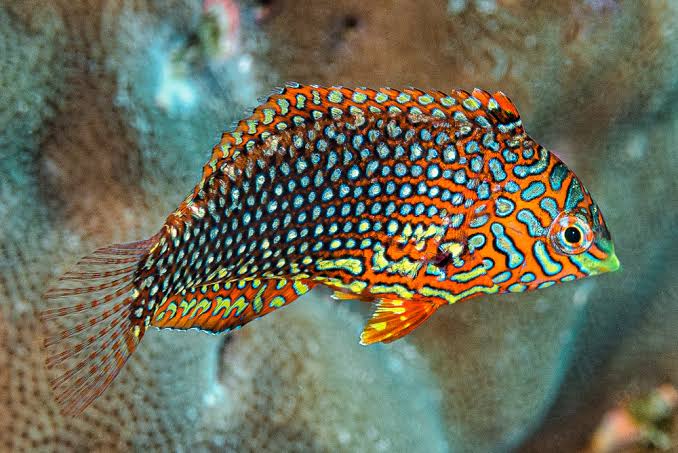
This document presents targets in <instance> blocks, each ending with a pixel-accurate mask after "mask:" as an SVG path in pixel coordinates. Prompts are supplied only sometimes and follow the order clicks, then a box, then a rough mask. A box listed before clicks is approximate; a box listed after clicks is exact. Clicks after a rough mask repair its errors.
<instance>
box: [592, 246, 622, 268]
mask: <svg viewBox="0 0 678 453" xmlns="http://www.w3.org/2000/svg"><path fill="white" fill-rule="evenodd" d="M596 242H597V244H596V245H597V246H598V248H599V249H600V250H601V251H602V252H604V253H605V258H604V259H602V260H597V259H594V260H592V262H591V263H590V266H591V267H590V268H591V275H596V274H603V273H605V272H615V271H617V270H619V269H620V268H621V263H620V262H619V258H617V254H616V253H615V252H614V244H613V243H612V241H611V240H608V239H604V238H602V239H599V240H598V241H596Z"/></svg>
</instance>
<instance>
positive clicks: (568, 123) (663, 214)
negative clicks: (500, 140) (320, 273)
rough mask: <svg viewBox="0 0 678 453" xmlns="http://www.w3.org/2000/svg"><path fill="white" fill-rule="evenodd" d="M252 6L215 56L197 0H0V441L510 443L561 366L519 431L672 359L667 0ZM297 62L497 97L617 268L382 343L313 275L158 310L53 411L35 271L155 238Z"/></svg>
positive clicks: (570, 431)
mask: <svg viewBox="0 0 678 453" xmlns="http://www.w3.org/2000/svg"><path fill="white" fill-rule="evenodd" d="M260 3H261V2H251V3H235V2H228V1H227V2H224V4H228V8H227V9H226V10H225V11H231V12H232V11H233V8H234V5H235V6H236V7H240V8H241V10H240V12H239V14H240V20H238V21H232V20H227V19H224V18H223V17H221V18H220V19H219V20H220V21H221V22H219V24H220V25H219V26H222V27H228V26H234V27H235V26H237V27H240V28H239V30H234V29H225V33H226V34H225V35H223V36H221V37H222V38H224V39H226V41H220V40H217V41H216V42H217V47H219V46H223V47H219V48H220V49H222V50H223V51H224V52H223V53H221V52H219V51H218V49H217V50H215V49H214V48H209V46H208V47H204V48H202V50H200V49H198V50H196V48H194V47H191V42H193V41H192V39H194V38H195V37H196V36H206V35H201V33H207V36H209V33H212V32H213V29H207V30H205V29H203V28H201V27H204V26H205V24H206V23H207V24H209V21H207V22H205V17H204V15H203V12H204V11H203V8H202V5H201V4H200V2H197V1H196V2H188V1H180V0H168V1H160V0H124V1H112V0H78V1H70V0H58V1H56V2H51V3H50V4H49V5H46V4H45V3H44V2H37V1H20V2H5V3H3V4H2V6H0V54H1V55H2V56H3V58H2V59H0V69H2V71H0V86H2V87H3V89H2V90H0V221H1V223H2V227H1V228H0V403H1V404H2V405H3V408H4V410H3V411H2V412H0V449H3V450H56V449H61V450H99V451H110V450H130V449H134V450H142V449H151V450H156V449H157V450H168V449H169V450H180V449H182V448H187V446H192V447H195V448H196V449H199V450H207V451H209V450H214V451H220V450H224V449H226V450H238V451H243V450H245V451H248V450H249V451H251V450H257V449H259V450H260V449H264V448H266V449H270V450H296V451H299V450H303V451H309V450H312V451H337V450H340V451H379V450H388V449H393V450H411V451H414V450H418V451H446V450H453V451H454V450H464V449H471V450H482V451H496V450H507V449H510V448H512V447H514V446H516V445H518V443H519V442H521V441H522V440H523V439H524V438H525V436H527V435H528V434H529V432H530V431H532V430H534V429H536V428H537V427H538V425H539V423H540V422H541V421H542V418H543V416H544V414H546V413H547V412H546V411H547V410H548V407H549V406H550V405H551V403H552V402H553V400H554V398H556V396H557V392H558V389H559V388H560V385H561V383H562V382H563V378H564V377H565V381H564V383H565V385H564V387H563V388H564V390H563V392H562V393H561V395H560V397H559V398H558V399H557V400H556V405H555V408H554V409H552V411H551V412H550V413H549V415H548V416H547V417H546V424H545V425H544V426H543V427H542V428H541V429H540V430H539V431H538V434H537V437H536V438H535V439H533V440H532V441H531V442H528V443H526V444H525V445H524V446H523V448H524V449H525V450H526V451H529V450H530V449H532V450H534V451H552V450H562V449H566V450H568V449H569V450H575V449H577V448H581V447H583V446H584V445H585V443H586V441H587V439H588V438H589V435H590V432H591V431H592V430H593V429H594V428H595V425H596V423H597V422H598V421H599V420H600V417H601V415H602V412H601V411H603V410H604V408H608V407H612V406H614V404H615V403H616V402H617V401H619V399H620V395H624V394H628V393H640V392H642V391H644V390H649V389H651V388H653V387H655V386H656V385H658V384H659V383H661V382H663V381H664V380H667V381H672V382H673V383H674V384H675V383H676V381H678V369H676V365H675V364H676V363H678V360H677V359H678V357H676V356H675V353H676V349H675V325H676V322H677V321H678V320H677V318H676V300H678V298H677V297H676V295H677V292H676V288H675V286H672V285H675V283H673V282H675V281H676V279H675V269H676V268H677V266H678V263H676V262H675V256H677V255H676V253H675V243H676V241H675V232H674V227H675V225H676V224H677V223H678V222H677V221H678V218H677V217H676V213H675V210H674V209H669V208H671V207H672V206H675V205H676V194H677V193H678V187H677V186H676V184H677V182H676V181H678V178H676V175H677V174H678V168H676V163H675V159H673V156H672V153H673V147H674V143H675V141H676V136H677V134H678V122H676V118H675V116H674V115H673V114H666V112H667V111H669V112H670V110H671V109H670V106H671V105H672V102H673V100H675V96H676V92H675V87H676V86H677V85H676V77H675V74H676V67H675V65H676V64H677V63H676V61H678V59H676V56H677V55H678V49H677V48H676V42H678V41H676V40H675V39H674V38H675V34H676V24H675V21H673V20H670V18H671V17H674V16H675V12H676V11H675V9H676V5H675V2H670V1H668V0H665V1H662V0H654V1H651V2H633V1H631V0H625V1H592V0H586V1H584V0H581V1H575V0H568V1H564V2H545V1H541V0H530V1H518V0H495V1H491V0H490V1H488V0H467V1H457V0H450V1H448V2H445V1H442V0H440V1H433V0H426V1H421V2H411V1H401V0H398V1H395V2H364V1H363V2H358V1H355V0H346V1H343V0H335V1H332V2H327V1H325V0H319V1H317V2H313V4H312V6H308V7H305V8H301V9H300V8H295V7H294V6H295V4H294V2H289V1H283V0H279V1H273V2H265V3H266V4H264V5H262V4H260ZM641 3H642V4H641ZM255 21H256V25H255ZM201 24H202V25H201ZM212 25H214V24H213V23H212ZM201 39H202V38H201ZM210 42H212V43H213V41H210ZM206 49H207V50H206ZM187 50H188V51H187ZM290 79H294V80H299V81H302V82H312V83H326V84H335V83H343V84H346V85H351V86H355V85H372V86H379V85H393V86H400V85H407V84H412V85H417V86H421V87H435V88H441V89H448V88H451V87H457V86H459V87H466V88H471V87H473V86H480V87H484V88H488V89H494V88H497V89H502V90H503V91H505V92H507V93H509V94H510V95H511V97H512V98H513V99H514V100H515V101H516V102H517V104H518V105H519V107H520V109H521V111H522V113H523V118H524V121H525V123H526V125H527V127H528V131H529V132H530V133H531V134H532V135H534V136H535V137H536V138H538V139H539V140H540V142H542V143H543V144H545V145H551V146H552V147H553V145H555V148H556V150H557V151H558V152H559V154H561V155H563V156H564V158H565V159H566V160H567V161H568V163H572V164H573V167H574V169H575V170H576V171H577V173H578V174H581V176H582V178H583V179H584V181H585V182H586V185H587V186H588V187H589V188H590V189H591V190H592V192H593V193H594V194H596V195H597V201H599V202H600V204H601V205H602V207H603V210H604V211H605V214H606V218H607V219H608V224H609V226H610V229H611V231H612V232H613V235H614V236H615V241H616V242H617V249H618V254H619V256H620V259H621V261H622V265H623V267H624V271H623V272H622V273H618V274H615V275H609V276H605V277H601V278H597V279H595V280H591V281H584V282H578V283H572V284H568V285H566V286H563V287H560V288H553V289H549V290H546V291H542V292H539V293H535V294H532V295H515V296H501V297H497V298H484V299H483V300H478V301H473V302H470V303H468V304H463V305H460V306H457V307H445V309H444V310H440V311H439V313H437V314H436V316H435V317H433V319H432V320H431V321H429V322H427V323H426V325H425V326H424V327H422V328H421V329H419V330H418V331H417V332H415V333H414V334H413V336H412V337H411V338H408V339H407V340H405V341H399V342H396V343H394V344H392V345H389V346H376V347H370V348H363V347H359V346H358V345H357V338H358V334H359V331H360V328H361V325H362V322H363V320H364V317H365V316H366V315H367V311H368V310H367V307H366V306H365V305H364V304H350V303H348V302H343V303H342V304H337V303H334V302H330V301H329V300H328V299H327V295H326V294H325V293H322V292H313V293H311V294H310V295H308V296H306V298H305V300H303V301H299V302H297V303H295V304H293V305H292V306H290V307H289V308H286V309H284V310H282V311H281V312H280V313H276V314H274V315H272V316H269V317H266V318H264V319H262V320H260V321H257V322H255V323H253V324H252V325H251V326H248V327H247V328H245V329H243V330H242V331H239V332H237V333H236V334H234V335H231V336H228V337H226V336H209V335H205V334H199V333H194V332H193V333H178V332H166V331H152V332H150V333H149V334H148V336H147V337H146V338H145V339H144V342H143V343H142V344H141V346H140V348H139V351H138V353H136V354H135V355H134V357H133V358H132V359H131V360H130V363H129V364H128V366H126V367H125V369H124V370H123V372H122V373H121V375H120V376H119V377H118V379H117V380H116V382H115V383H114V384H113V385H112V386H111V388H110V389H109V390H108V391H107V392H106V393H105V394H104V395H103V396H102V398H101V399H100V400H98V401H97V402H96V403H95V404H94V405H93V407H92V408H91V409H89V410H88V411H86V412H85V413H84V414H83V415H82V416H81V417H80V418H77V419H65V418H63V417H61V416H60V415H59V414H58V413H57V408H56V405H55V404H54V403H53V401H52V395H51V393H50V391H49V389H48V386H47V381H46V375H45V372H44V367H43V357H42V355H41V352H40V349H39V338H38V336H37V335H36V332H37V329H38V323H37V321H36V316H35V313H36V311H37V310H38V309H40V308H41V307H42V306H43V305H42V304H43V301H42V299H41V294H42V291H43V290H44V288H45V286H46V284H47V282H48V281H49V280H50V279H51V278H53V277H54V276H55V275H57V274H59V273H60V272H61V271H63V270H64V269H65V267H66V265H67V264H68V263H72V262H73V261H74V260H75V259H76V258H77V257H78V256H80V255H83V254H85V253H87V252H89V251H91V250H92V249H94V248H95V247H96V246H99V245H103V244H106V243H110V242H112V241H127V240H133V239H140V238H143V237H146V236H148V235H150V234H152V233H153V232H154V231H155V230H156V229H157V228H158V226H159V225H160V224H161V223H162V220H163V218H164V216H165V215H166V214H167V213H168V212H169V211H170V210H171V209H173V208H174V207H175V206H176V204H177V203H178V202H179V201H180V200H181V198H182V197H183V196H184V195H185V194H186V193H187V192H188V190H190V188H191V187H192V186H193V184H195V182H196V181H197V178H198V177H199V174H200V169H201V166H202V164H203V163H204V162H205V160H206V159H207V157H208V155H209V149H210V147H211V146H212V145H213V144H214V143H216V142H217V141H218V137H219V134H220V133H221V131H222V130H224V129H227V128H228V126H229V123H230V122H231V121H233V120H236V119H239V118H240V117H241V116H242V111H243V109H244V107H245V106H246V105H250V106H251V105H253V104H254V99H255V96H257V95H263V94H265V93H266V92H267V91H268V90H269V89H270V87H272V86H274V85H279V84H280V83H281V82H283V81H285V80H290ZM667 206H668V207H669V208H667ZM630 215H631V216H632V218H630V219H629V216H630ZM571 357H574V364H575V365H574V367H573V368H569V367H568V364H569V363H570V359H571ZM568 369H570V372H569V373H567V374H565V373H566V371H567V370H568ZM648 369H650V370H654V371H653V372H652V373H649V372H647V371H645V370H648ZM564 375H565V376H564ZM196 395H198V396H196ZM582 427H584V428H586V429H588V432H583V430H582Z"/></svg>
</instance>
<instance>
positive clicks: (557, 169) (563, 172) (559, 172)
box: [549, 162, 568, 190]
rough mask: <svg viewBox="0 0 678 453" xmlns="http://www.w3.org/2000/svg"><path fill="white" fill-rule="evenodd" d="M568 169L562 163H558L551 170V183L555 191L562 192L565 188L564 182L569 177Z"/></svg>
mask: <svg viewBox="0 0 678 453" xmlns="http://www.w3.org/2000/svg"><path fill="white" fill-rule="evenodd" d="M567 174H568V169H567V167H566V166H565V164H563V163H562V162H558V163H557V164H555V165H554V166H553V168H552V169H551V174H550V175H549V183H550V184H551V188H552V189H553V190H560V188H561V187H562V186H563V181H565V178H566V177H567Z"/></svg>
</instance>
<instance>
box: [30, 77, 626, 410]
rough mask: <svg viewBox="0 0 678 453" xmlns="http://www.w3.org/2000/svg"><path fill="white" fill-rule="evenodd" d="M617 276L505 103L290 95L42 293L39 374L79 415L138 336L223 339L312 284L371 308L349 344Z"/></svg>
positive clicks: (606, 244) (406, 93) (586, 208)
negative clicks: (43, 363)
mask: <svg viewBox="0 0 678 453" xmlns="http://www.w3.org/2000/svg"><path fill="white" fill-rule="evenodd" d="M618 266H619V263H618V260H617V258H616V256H615V254H614V248H613V244H612V241H611V238H610V234H609V232H608V230H607V227H606V225H605V222H604V220H603V217H602V214H601V212H600V209H599V208H598V207H597V205H596V204H595V203H594V202H593V200H592V198H591V196H590V194H589V192H588V191H587V190H586V188H585V187H584V186H583V184H582V183H581V181H580V180H579V179H578V178H577V177H576V175H574V173H572V172H571V171H570V170H569V169H568V168H567V167H566V166H565V165H564V164H563V163H562V162H561V161H560V160H559V159H558V158H557V157H556V156H555V155H554V154H552V153H551V152H549V151H548V150H546V149H545V148H544V147H542V146H540V145H539V144H538V143H536V142H535V141H534V140H533V139H532V138H530V137H529V136H528V135H527V134H526V133H525V131H524V128H523V125H522V122H521V120H520V117H519V115H518V111H517V109H516V107H515V106H514V105H513V103H512V102H511V101H510V100H509V99H508V98H507V97H506V96H505V95H504V94H503V93H501V92H497V93H494V94H490V93H488V92H486V91H482V90H478V89H476V90H474V91H473V92H471V93H469V92H466V91H461V90H456V91H453V92H452V93H449V94H446V93H442V92H439V91H421V90H417V89H406V90H392V89H386V88H384V89H379V90H371V89H366V88H361V89H355V90H350V89H346V88H342V87H329V88H323V87H317V86H303V85H297V84H291V85H288V86H286V87H285V88H283V89H281V90H279V91H278V92H277V93H274V94H273V95H272V96H270V97H269V98H268V99H267V100H266V101H264V102H263V103H262V104H261V105H260V106H259V107H257V108H256V109H255V110H254V112H253V113H252V115H251V116H250V117H249V118H247V119H245V120H243V121H241V122H240V123H239V124H238V125H237V126H236V128H235V130H234V131H232V132H229V133H226V134H224V135H223V137H222V140H221V142H220V143H219V144H218V145H217V146H216V147H215V148H214V150H213V153H212V158H211V159H210V161H209V162H208V163H207V164H206V165H205V167H204V168H203V175H202V179H201V181H200V182H199V183H198V184H197V186H196V187H195V189H194V190H193V192H192V193H191V194H190V195H189V196H188V197H187V198H186V199H185V200H184V201H183V202H182V203H181V205H180V206H179V207H178V209H177V210H176V211H175V212H173V213H172V214H170V215H169V217H168V218H167V220H166V222H165V224H164V225H163V227H162V229H161V230H160V232H158V234H156V235H155V236H154V237H152V238H151V239H148V240H146V241H141V242H138V243H133V244H124V245H117V246H111V247H107V248H105V249H101V250H99V251H97V252H95V253H94V254H93V255H92V256H90V257H87V258H85V259H84V260H83V261H82V262H81V263H80V265H79V266H78V267H77V268H76V269H75V270H74V271H72V272H70V273H68V274H66V275H65V276H63V277H62V279H61V280H60V281H59V283H58V284H57V285H56V286H55V287H54V288H52V289H51V290H50V291H49V292H48V294H47V295H48V297H49V298H50V299H52V300H55V301H57V300H58V301H59V302H60V304H61V306H60V307H59V308H51V309H48V310H46V311H45V312H44V313H43V319H44V320H45V322H46V326H47V327H48V328H49V331H50V332H54V333H53V334H52V335H51V336H49V337H48V338H47V340H46V345H47V349H48V352H49V353H50V358H49V359H48V366H50V367H52V368H55V369H59V370H60V372H61V371H64V370H65V371H64V372H62V373H61V374H60V375H58V376H57V377H56V378H55V380H54V381H53V386H54V387H55V388H56V390H57V395H58V397H57V399H58V400H59V402H60V403H61V404H62V406H63V407H64V409H65V411H66V412H68V413H77V412H79V411H80V410H82V409H84V407H86V406H87V405H88V404H89V403H90V402H91V401H92V400H93V399H94V398H96V397H97V396H98V395H99V394H100V393H101V392H102V391H103V390H104V389H105V388H106V386H107V385H108V384H109V383H110V382H111V381H112V379H113V378H114V377H115V374H116V373H117V372H118V370H119V369H120V368H121V367H122V365H123V364H124V362H125V360H126V359H127V357H128V356H129V355H130V354H131V353H132V352H133V351H134V349H135V347H136V345H137V344H138V342H139V341H140V340H141V338H142V337H143V334H144V332H145V331H146V329H147V328H148V327H149V326H155V327H159V328H174V329H190V328H196V329H201V330H205V331H209V332H214V333H216V332H223V331H227V330H231V329H235V328H239V327H241V326H242V325H244V324H245V323H247V322H249V321H250V320H252V319H255V318H257V317H260V316H263V315H265V314H268V313H270V312H272V311H274V310H276V309H278V308H280V307H283V306H285V305H287V304H288V303H290V302H292V301H294V300H295V299H296V298H298V297H299V296H300V295H302V294H304V293H306V292H307V291H309V290H310V289H311V288H312V287H313V286H315V285H318V284H324V285H327V286H330V287H332V288H333V289H334V290H335V291H336V292H335V296H336V297H337V298H339V299H343V298H357V299H362V300H366V301H371V302H374V303H375V304H377V308H376V310H375V313H374V315H373V317H372V318H371V320H370V321H369V322H368V324H367V326H366V327H365V330H364V331H363V333H362V335H361V342H362V343H363V344H370V343H374V342H389V341H393V340H395V339H398V338H400V337H402V336H404V335H406V334H407V333H409V332H410V331H412V330H413V329H414V328H416V327H417V326H419V325H420V324H421V323H422V322H424V321H425V320H426V319H427V318H428V317H429V316H430V315H432V314H433V313H434V312H435V311H436V310H437V309H438V308H439V307H441V306H443V305H447V304H453V303H456V302H459V301H463V300H466V299H470V298H473V297H476V296H479V295H482V294H493V293H506V292H523V291H528V290H533V289H538V288H544V287H547V286H551V285H553V284H555V283H559V282H564V281H569V280H575V279H578V278H583V277H586V276H589V275H595V274H598V273H602V272H607V271H613V270H616V269H617V268H618ZM77 298H83V300H84V301H83V302H80V303H75V302H74V300H75V299H77ZM69 317H70V318H72V319H73V321H72V322H71V324H70V327H66V328H63V324H59V325H61V326H62V327H59V328H55V327H54V326H56V325H57V324H58V323H57V322H55V320H59V321H61V322H63V321H64V320H65V319H67V318H69ZM66 325H67V326H69V324H68V323H66ZM102 332H103V335H102Z"/></svg>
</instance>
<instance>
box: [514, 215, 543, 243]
mask: <svg viewBox="0 0 678 453" xmlns="http://www.w3.org/2000/svg"><path fill="white" fill-rule="evenodd" d="M516 218H517V219H518V220H519V221H520V222H522V223H524V224H525V226H527V232H528V233H529V234H530V236H532V237H541V236H545V235H546V233H548V230H547V229H546V228H544V227H543V226H542V224H541V223H540V222H539V219H537V217H536V216H535V215H534V213H533V212H532V211H530V210H529V209H521V210H520V211H518V215H517V216H516Z"/></svg>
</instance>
